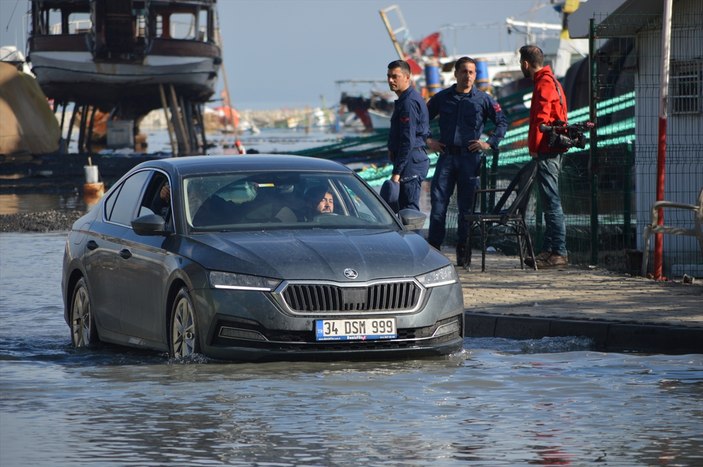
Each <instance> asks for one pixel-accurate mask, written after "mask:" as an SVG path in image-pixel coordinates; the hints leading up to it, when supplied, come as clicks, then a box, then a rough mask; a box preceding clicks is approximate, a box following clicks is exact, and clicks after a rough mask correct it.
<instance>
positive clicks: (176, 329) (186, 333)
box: [168, 287, 200, 358]
mask: <svg viewBox="0 0 703 467" xmlns="http://www.w3.org/2000/svg"><path fill="white" fill-rule="evenodd" d="M169 323H170V326H169V333H168V336H169V339H168V348H169V356H170V357H171V358H186V357H190V356H191V355H193V354H196V353H200V344H199V342H198V332H197V329H198V328H197V323H196V321H195V308H194V307H193V300H191V298H190V294H189V293H188V290H187V289H186V288H185V287H183V288H182V289H181V290H179V291H178V295H176V299H175V300H174V301H173V307H172V308H171V319H170V321H169Z"/></svg>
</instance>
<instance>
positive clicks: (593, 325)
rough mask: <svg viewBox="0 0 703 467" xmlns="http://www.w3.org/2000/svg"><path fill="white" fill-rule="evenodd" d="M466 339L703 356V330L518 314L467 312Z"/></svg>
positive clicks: (608, 350)
mask: <svg viewBox="0 0 703 467" xmlns="http://www.w3.org/2000/svg"><path fill="white" fill-rule="evenodd" d="M464 317H465V320H464V323H465V324H464V330H465V337H502V338H507V339H518V340H520V339H541V338H543V337H564V336H578V337H587V338H589V339H591V340H592V341H593V350H597V351H604V352H641V353H663V354H675V355H681V354H703V328H700V327H687V326H672V325H657V324H639V323H625V322H615V321H590V320H577V319H561V318H560V319H553V318H534V317H528V316H517V315H495V314H489V313H476V312H470V311H465V312H464Z"/></svg>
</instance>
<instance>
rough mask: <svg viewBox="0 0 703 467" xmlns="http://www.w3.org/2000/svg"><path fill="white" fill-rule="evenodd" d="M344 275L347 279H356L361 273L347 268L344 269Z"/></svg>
mask: <svg viewBox="0 0 703 467" xmlns="http://www.w3.org/2000/svg"><path fill="white" fill-rule="evenodd" d="M344 277H346V278H347V279H356V278H357V277H359V273H358V272H356V271H355V270H353V269H352V268H347V269H345V270H344Z"/></svg>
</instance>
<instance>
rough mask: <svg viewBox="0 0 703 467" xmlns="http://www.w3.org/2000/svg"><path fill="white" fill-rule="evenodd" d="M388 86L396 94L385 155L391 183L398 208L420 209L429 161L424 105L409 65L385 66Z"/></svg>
mask: <svg viewBox="0 0 703 467" xmlns="http://www.w3.org/2000/svg"><path fill="white" fill-rule="evenodd" d="M387 77H388V86H389V87H390V89H391V91H393V92H395V93H396V94H397V95H398V99H397V100H396V101H395V107H394V109H393V115H392V116H391V129H390V132H389V134H388V156H389V157H390V160H391V162H392V163H393V175H392V177H391V181H392V182H393V183H400V193H399V195H398V209H399V210H400V209H405V208H411V209H416V210H418V211H419V210H420V189H421V186H422V181H423V180H424V179H425V177H427V171H428V170H429V168H430V159H429V158H428V157H427V150H426V149H425V140H426V139H427V138H429V137H430V121H429V118H428V115H427V105H426V104H425V101H424V100H423V99H422V96H421V95H420V93H418V92H417V90H415V88H414V87H413V85H412V80H411V79H410V65H408V63H407V62H405V61H403V60H395V61H393V62H391V63H389V64H388V74H387Z"/></svg>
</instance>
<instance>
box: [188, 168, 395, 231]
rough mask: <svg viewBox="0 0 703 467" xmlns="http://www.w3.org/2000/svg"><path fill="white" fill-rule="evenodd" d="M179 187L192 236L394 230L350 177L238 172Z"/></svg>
mask: <svg viewBox="0 0 703 467" xmlns="http://www.w3.org/2000/svg"><path fill="white" fill-rule="evenodd" d="M183 187H184V192H185V198H186V206H185V214H186V221H187V223H188V225H189V227H190V228H191V229H192V230H193V231H198V230H203V231H212V230H246V229H256V230H266V229H280V228H288V229H291V228H293V229H304V228H370V227H372V228H376V227H383V228H397V224H396V222H395V220H394V217H393V214H392V213H391V212H389V211H388V209H387V208H386V207H385V205H383V204H382V203H381V202H380V201H379V199H378V197H377V196H376V195H375V193H374V192H373V191H372V189H370V188H369V187H368V186H367V185H366V184H365V183H364V182H363V181H361V180H360V179H359V178H358V177H357V176H355V175H354V174H328V173H317V172H311V173H306V172H300V173H297V172H296V173H290V172H265V173H241V172H240V173H236V174H215V175H208V176H194V177H189V178H186V179H185V180H184V182H183Z"/></svg>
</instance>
